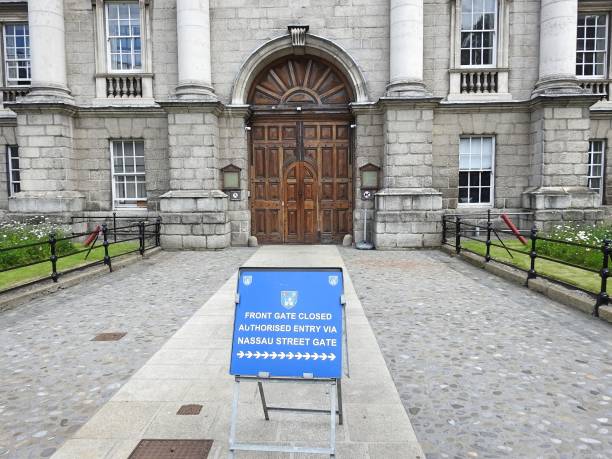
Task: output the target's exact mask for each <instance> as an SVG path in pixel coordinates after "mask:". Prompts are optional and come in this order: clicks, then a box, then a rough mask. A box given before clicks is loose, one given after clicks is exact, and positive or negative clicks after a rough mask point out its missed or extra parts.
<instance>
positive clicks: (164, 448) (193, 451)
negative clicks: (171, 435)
mask: <svg viewBox="0 0 612 459" xmlns="http://www.w3.org/2000/svg"><path fill="white" fill-rule="evenodd" d="M212 444H213V441H212V440H141V441H140V443H138V445H137V446H136V448H135V449H134V451H132V454H130V457H129V458H128V459H206V458H207V457H208V453H209V452H210V448H211V447H212Z"/></svg>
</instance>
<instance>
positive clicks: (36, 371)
mask: <svg viewBox="0 0 612 459" xmlns="http://www.w3.org/2000/svg"><path fill="white" fill-rule="evenodd" d="M253 253H254V249H246V248H242V249H238V248H236V249H231V250H225V251H223V252H163V253H162V254H161V255H158V256H156V257H154V258H152V259H150V260H144V261H143V262H140V263H138V264H135V265H132V266H129V267H127V268H124V269H121V270H119V271H116V272H115V273H113V274H111V275H105V276H102V277H99V278H96V279H94V280H91V281H88V282H87V283H86V284H81V285H78V286H76V287H72V288H68V289H66V290H63V291H60V292H58V293H55V294H53V295H50V296H48V297H47V298H42V299H37V300H34V301H32V302H30V303H29V304H27V305H24V306H21V307H19V308H18V309H15V310H13V311H9V312H4V313H0V348H1V349H2V351H1V352H0V457H7V458H8V457H10V458H38V457H49V456H51V455H52V454H53V453H54V452H55V450H56V449H57V448H58V447H59V446H60V445H61V444H62V443H63V442H64V441H65V440H66V439H67V438H68V437H70V436H71V435H72V434H73V433H74V432H75V431H76V430H78V429H79V427H80V426H81V425H83V424H84V423H85V422H86V421H87V420H88V419H89V418H90V417H91V416H92V415H93V414H94V413H95V412H96V411H97V410H98V408H99V407H100V406H102V405H104V404H105V403H106V401H108V399H109V398H111V396H112V395H113V394H114V393H115V392H116V391H117V390H118V389H119V388H120V387H121V385H122V384H123V383H125V381H127V379H128V378H129V377H130V376H131V375H132V374H133V373H134V372H135V371H136V370H138V369H139V368H140V367H141V366H142V365H143V364H144V363H145V362H146V361H147V360H148V359H149V358H150V357H151V355H153V354H154V353H155V352H156V351H157V350H158V349H159V348H160V347H161V346H162V344H163V343H164V342H165V341H166V340H167V339H168V338H169V337H170V336H171V335H172V334H173V333H174V332H175V331H176V330H177V329H178V328H180V327H181V325H182V324H183V323H184V322H185V321H186V320H187V319H188V318H189V317H191V315H192V314H193V313H194V312H195V311H196V310H197V309H199V308H200V307H201V306H202V305H203V304H204V302H205V301H206V300H207V299H208V298H209V297H210V296H211V295H212V294H213V293H214V292H216V291H217V290H218V289H219V288H220V287H221V285H223V283H224V282H225V281H226V280H227V279H228V278H229V277H230V276H231V275H232V274H233V273H234V272H235V270H236V269H237V268H238V267H239V266H240V265H241V264H242V263H243V262H244V261H246V260H247V259H248V258H249V257H250V256H251V255H252V254H253ZM116 331H120V332H127V335H126V336H125V337H124V338H123V339H121V340H120V341H116V342H96V341H91V339H92V338H93V337H94V336H95V335H96V334H98V333H102V332H116Z"/></svg>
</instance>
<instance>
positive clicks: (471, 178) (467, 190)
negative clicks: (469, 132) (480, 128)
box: [459, 136, 495, 204]
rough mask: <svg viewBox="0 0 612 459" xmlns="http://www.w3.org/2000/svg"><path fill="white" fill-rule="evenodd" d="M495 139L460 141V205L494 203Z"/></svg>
mask: <svg viewBox="0 0 612 459" xmlns="http://www.w3.org/2000/svg"><path fill="white" fill-rule="evenodd" d="M494 156H495V139H494V138H493V137H476V136H470V137H462V138H461V139H460V141H459V204H491V203H492V202H493V162H494Z"/></svg>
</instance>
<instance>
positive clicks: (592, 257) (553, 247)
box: [537, 224, 612, 269]
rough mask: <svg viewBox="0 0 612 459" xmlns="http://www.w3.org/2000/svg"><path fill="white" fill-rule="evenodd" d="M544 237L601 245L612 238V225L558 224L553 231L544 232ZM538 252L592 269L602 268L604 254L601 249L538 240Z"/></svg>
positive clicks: (594, 245)
mask: <svg viewBox="0 0 612 459" xmlns="http://www.w3.org/2000/svg"><path fill="white" fill-rule="evenodd" d="M542 236H543V237H548V238H551V239H558V240H561V241H568V242H575V243H579V244H585V245H590V246H593V247H601V246H602V244H603V241H604V239H610V238H612V226H611V225H609V224H603V225H591V226H589V225H578V224H576V225H558V226H556V227H555V229H554V230H553V231H550V232H548V233H546V234H542ZM537 252H538V254H542V255H546V256H549V257H551V258H556V259H558V260H563V261H567V262H570V263H573V264H576V265H579V266H585V267H588V268H592V269H601V264H602V257H603V254H602V252H601V249H599V248H597V249H594V248H588V247H576V246H572V245H568V244H560V243H557V242H548V241H540V240H538V242H537Z"/></svg>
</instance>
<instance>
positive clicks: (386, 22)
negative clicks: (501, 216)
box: [0, 0, 612, 249]
mask: <svg viewBox="0 0 612 459" xmlns="http://www.w3.org/2000/svg"><path fill="white" fill-rule="evenodd" d="M463 1H465V0H348V1H347V0H342V1H341V0H331V1H330V0H298V1H291V0H275V1H267V0H257V1H248V0H155V1H154V2H146V1H144V0H139V1H138V5H139V7H140V10H139V11H140V19H141V22H142V24H141V25H142V27H141V30H142V32H141V35H142V60H143V64H142V68H141V69H140V70H139V71H138V72H134V73H130V74H125V73H123V74H121V73H117V72H113V71H112V70H109V69H108V62H107V56H106V37H105V20H106V19H105V17H106V16H105V8H106V7H107V3H108V2H106V1H105V0H95V1H93V2H92V1H83V0H49V1H47V0H45V1H43V0H30V1H29V2H28V5H27V6H26V5H24V4H20V3H15V2H0V7H1V8H0V20H3V21H5V22H6V21H8V22H11V21H18V20H20V18H22V19H21V20H24V19H23V18H27V19H28V21H29V23H30V35H31V46H32V62H31V67H32V83H31V89H30V92H29V94H28V95H27V96H25V97H17V98H16V100H15V101H12V102H9V101H7V102H5V104H4V108H3V109H2V117H1V118H0V144H2V145H18V146H19V157H20V170H21V181H22V184H21V189H22V191H21V192H20V193H17V194H16V195H14V196H11V197H10V198H9V197H8V184H7V173H6V172H7V171H6V164H5V161H0V211H5V212H7V213H8V214H9V215H11V214H12V215H17V216H19V215H29V214H41V213H44V214H48V215H50V216H61V217H63V218H65V217H66V216H67V215H76V214H91V215H102V214H104V213H106V214H108V213H110V212H112V211H113V210H116V211H117V212H119V213H122V214H125V215H130V216H132V215H133V216H136V217H138V216H143V217H144V216H147V215H161V216H162V218H163V221H164V225H163V233H164V237H163V238H162V244H163V245H164V246H165V247H167V248H171V249H178V248H190V249H204V248H209V249H220V248H224V247H227V246H229V245H231V244H233V245H245V244H246V243H247V240H248V237H249V235H250V234H251V212H250V199H251V198H250V196H249V187H250V175H249V174H250V166H251V164H250V159H249V125H250V122H251V116H252V115H253V113H254V108H253V107H250V106H249V105H248V101H247V99H248V94H249V91H250V89H251V83H252V82H253V81H254V80H255V78H256V77H257V75H258V74H259V72H260V71H262V70H263V69H264V68H265V67H266V66H267V65H268V64H269V63H271V62H272V61H274V60H276V59H279V58H282V57H283V56H291V55H293V54H307V55H313V56H317V57H319V58H323V59H326V60H328V61H329V62H331V63H332V64H334V65H336V66H337V67H338V69H340V71H341V72H343V73H344V74H345V75H344V76H345V77H346V79H347V81H348V82H349V84H350V85H351V86H352V89H353V92H354V100H353V103H352V104H351V105H350V113H351V116H352V121H351V124H352V125H353V128H354V129H352V132H353V138H352V158H353V160H352V163H351V164H352V167H353V174H352V175H353V190H352V192H353V204H352V209H353V238H354V240H355V241H360V240H363V239H366V238H367V239H369V240H373V241H374V242H375V244H376V245H377V247H379V248H383V249H384V248H387V249H394V248H405V247H423V246H435V245H438V244H439V243H440V231H441V218H442V215H444V214H445V213H448V212H451V213H468V214H469V213H482V212H483V211H486V210H487V209H489V208H493V209H505V210H515V211H516V210H520V211H528V212H531V213H532V215H533V217H532V220H533V221H534V222H535V223H537V224H539V225H540V226H543V227H546V226H550V225H551V224H554V223H555V222H560V221H563V222H566V221H582V220H587V221H599V220H601V219H603V218H605V215H607V214H608V213H609V212H608V207H607V203H608V202H612V190H611V189H610V187H604V189H603V196H600V195H598V194H597V193H596V192H594V191H592V190H589V189H588V183H587V175H588V159H589V157H588V147H589V140H592V139H602V140H606V143H605V145H606V153H608V152H609V150H610V147H611V146H612V103H610V102H608V101H607V100H600V99H602V97H601V96H594V95H592V94H591V93H589V91H587V90H585V89H583V88H584V87H588V85H586V86H585V84H583V83H581V82H580V81H579V80H577V79H576V77H575V58H576V21H577V15H578V11H579V10H581V11H582V10H585V9H587V10H588V7H589V4H586V3H585V4H583V3H580V2H578V1H577V0H542V1H541V2H540V1H535V0H512V1H509V0H497V9H498V13H497V14H498V18H497V23H498V29H497V35H496V41H497V59H498V61H497V66H494V67H489V68H466V67H462V66H461V65H460V50H459V46H460V44H459V42H460V40H459V35H460V30H459V29H460V23H461V5H462V2H463ZM600 10H601V8H600ZM610 10H611V11H612V7H611V8H610ZM2 15H4V16H5V17H4V19H3V18H2ZM553 23H554V24H557V25H558V27H557V26H555V27H554V28H550V24H553ZM295 24H302V25H305V26H306V25H307V26H308V29H307V30H308V32H307V33H306V34H305V35H304V44H303V45H299V46H297V47H296V44H295V43H293V42H292V38H291V36H290V35H289V33H288V29H287V28H288V26H290V25H295ZM305 30H306V29H305ZM609 48H610V47H608V49H609ZM41 49H42V52H41V51H40V50H41ZM476 81H478V83H477V84H476V83H474V82H476ZM602 81H603V82H604V83H603V84H605V87H606V88H608V83H607V81H608V80H607V79H604V80H602ZM470 82H472V83H470ZM579 83H581V84H579ZM470 85H472V86H470ZM126 88H127V89H126ZM606 91H607V89H606ZM7 94H9V92H8V88H6V89H5V100H7ZM8 99H9V100H10V99H12V97H8ZM604 99H607V97H605V98H604ZM466 136H490V137H492V138H494V144H495V148H494V168H493V172H492V173H493V175H494V190H493V194H492V199H491V203H489V204H483V205H480V206H479V205H474V204H469V205H465V204H463V203H460V202H459V201H460V199H459V147H460V141H461V140H460V139H461V138H462V137H466ZM122 139H137V140H142V141H144V149H145V177H146V190H147V196H146V206H147V208H142V207H121V208H115V205H114V203H113V197H112V186H113V185H112V183H113V177H112V169H113V165H112V163H111V155H110V146H109V145H110V142H111V141H112V140H122ZM365 165H373V166H376V167H379V168H380V170H381V173H380V188H379V189H378V190H377V193H376V197H375V199H372V200H363V199H361V185H362V184H361V177H360V168H361V167H362V166H365ZM606 165H607V168H608V170H612V162H610V161H607V162H606ZM226 166H233V167H237V168H239V170H240V179H239V187H240V190H241V194H240V197H239V199H237V200H230V199H229V197H228V193H227V192H226V191H227V190H224V189H223V179H222V169H223V168H224V167H226ZM606 172H607V171H606ZM602 204H603V205H602ZM366 210H367V212H368V215H367V220H368V233H369V234H368V235H364V234H363V220H364V212H365V211H366Z"/></svg>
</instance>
